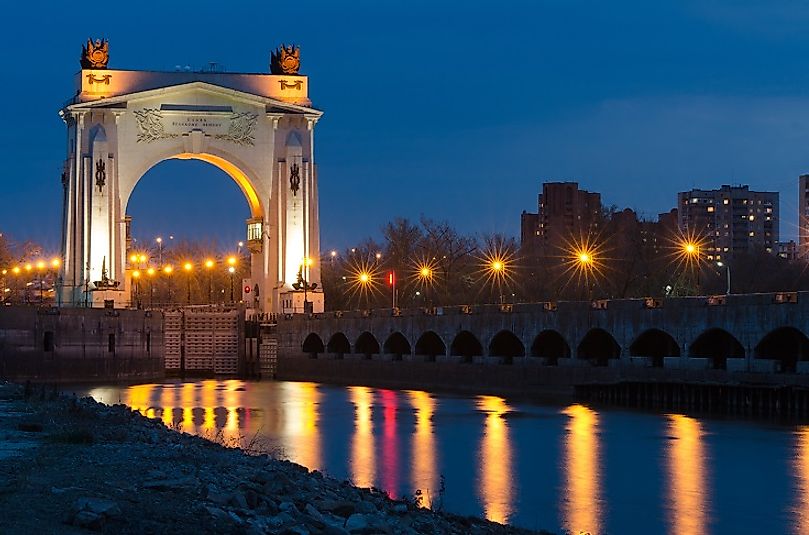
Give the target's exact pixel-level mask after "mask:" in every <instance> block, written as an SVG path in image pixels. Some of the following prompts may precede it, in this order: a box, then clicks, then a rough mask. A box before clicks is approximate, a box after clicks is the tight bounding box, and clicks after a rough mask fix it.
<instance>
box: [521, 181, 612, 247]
mask: <svg viewBox="0 0 809 535" xmlns="http://www.w3.org/2000/svg"><path fill="white" fill-rule="evenodd" d="M600 219H601V194H600V193H593V192H589V191H585V190H581V189H579V184H578V182H545V183H544V184H542V193H540V194H539V197H538V199H537V213H535V214H534V213H529V212H523V213H522V216H521V221H520V223H521V224H520V227H521V228H520V236H521V248H522V249H523V252H524V253H529V254H538V253H553V251H554V250H556V249H560V248H564V247H566V245H568V244H570V243H571V242H572V241H577V240H581V239H582V238H586V237H587V235H588V234H591V233H593V232H595V231H596V230H597V227H598V224H599V221H600Z"/></svg>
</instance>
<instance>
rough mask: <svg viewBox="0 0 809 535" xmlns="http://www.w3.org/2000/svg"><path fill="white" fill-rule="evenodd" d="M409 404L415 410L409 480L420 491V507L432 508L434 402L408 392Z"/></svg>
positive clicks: (435, 481) (422, 395)
mask: <svg viewBox="0 0 809 535" xmlns="http://www.w3.org/2000/svg"><path fill="white" fill-rule="evenodd" d="M407 394H408V396H409V397H410V404H411V405H413V408H414V409H415V410H416V428H415V430H414V431H413V456H412V466H411V478H412V481H413V489H414V490H415V489H419V490H421V496H422V500H421V505H422V506H423V507H432V504H433V497H434V496H435V495H436V493H437V492H438V490H439V489H438V487H437V484H438V481H437V477H436V468H435V467H436V462H437V461H436V448H435V435H434V433H433V413H434V412H435V400H434V399H433V398H432V397H431V396H430V394H428V393H427V392H420V391H410V392H408V393H407Z"/></svg>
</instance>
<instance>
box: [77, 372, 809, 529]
mask: <svg viewBox="0 0 809 535" xmlns="http://www.w3.org/2000/svg"><path fill="white" fill-rule="evenodd" d="M67 392H76V393H77V394H79V395H82V394H89V395H91V396H92V397H94V398H95V399H96V400H98V401H101V402H104V403H110V404H111V403H119V402H120V403H125V404H127V405H129V406H131V407H132V408H134V409H136V410H138V411H140V412H141V413H143V414H145V415H146V416H149V417H151V418H158V419H160V420H162V421H163V422H165V423H166V425H168V426H172V427H174V428H176V429H180V430H183V431H188V432H191V433H196V434H199V435H203V436H206V437H208V438H211V439H213V440H216V441H219V442H222V443H224V444H226V445H238V446H242V447H247V448H253V449H262V450H265V451H270V452H272V453H274V454H276V455H280V456H282V457H285V458H288V459H290V460H291V461H294V462H296V463H300V464H302V465H304V466H307V467H309V468H311V469H316V470H320V471H322V472H324V473H326V474H329V475H331V476H334V477H337V478H340V479H349V480H351V481H352V482H353V483H354V484H356V485H359V486H363V487H368V486H375V487H378V488H381V489H384V490H386V491H387V492H388V493H389V494H390V495H391V496H393V497H397V498H401V497H410V498H412V497H414V496H415V495H416V494H417V492H418V493H419V494H420V496H421V500H422V501H423V502H424V503H425V504H431V505H432V506H433V507H443V509H444V510H447V511H451V512H454V513H459V514H470V515H480V516H485V517H486V518H489V519H491V520H495V521H497V522H505V523H511V524H515V525H518V526H522V527H526V528H531V529H539V528H543V529H547V530H551V531H555V532H559V533H564V532H569V533H574V534H579V533H591V534H593V535H595V534H601V533H612V534H628V533H672V534H702V533H734V534H738V533H809V426H801V425H794V426H786V425H777V424H768V423H761V422H750V421H739V420H722V419H708V418H696V417H691V416H686V415H682V414H654V413H647V412H632V411H625V410H619V409H595V408H592V407H587V406H584V405H578V404H573V405H567V406H561V405H560V406H554V405H541V404H532V403H527V402H517V401H510V400H507V399H504V398H500V397H494V396H477V397H462V396H451V395H435V394H430V393H426V392H420V391H396V390H386V389H375V388H367V387H358V386H357V387H339V386H328V385H320V384H314V383H295V382H247V381H240V380H208V381H199V382H184V383H179V382H178V383H163V384H144V385H137V386H130V387H94V388H83V389H78V388H70V389H68V390H67Z"/></svg>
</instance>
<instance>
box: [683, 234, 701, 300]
mask: <svg viewBox="0 0 809 535" xmlns="http://www.w3.org/2000/svg"><path fill="white" fill-rule="evenodd" d="M680 249H681V250H680V256H681V258H683V259H685V262H686V264H687V265H688V266H690V267H691V272H692V274H693V277H694V285H695V286H696V290H697V294H699V261H700V243H699V242H697V241H694V240H692V239H686V240H683V241H682V242H681V243H680Z"/></svg>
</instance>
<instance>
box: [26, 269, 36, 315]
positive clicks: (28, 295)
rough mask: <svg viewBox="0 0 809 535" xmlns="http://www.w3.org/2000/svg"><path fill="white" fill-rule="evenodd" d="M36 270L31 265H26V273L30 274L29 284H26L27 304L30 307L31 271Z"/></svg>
mask: <svg viewBox="0 0 809 535" xmlns="http://www.w3.org/2000/svg"><path fill="white" fill-rule="evenodd" d="M33 269H34V266H32V265H31V264H30V263H29V264H25V272H26V273H27V274H28V282H26V283H25V304H26V305H28V304H30V303H31V291H30V290H29V288H30V285H31V271H32V270H33Z"/></svg>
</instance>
